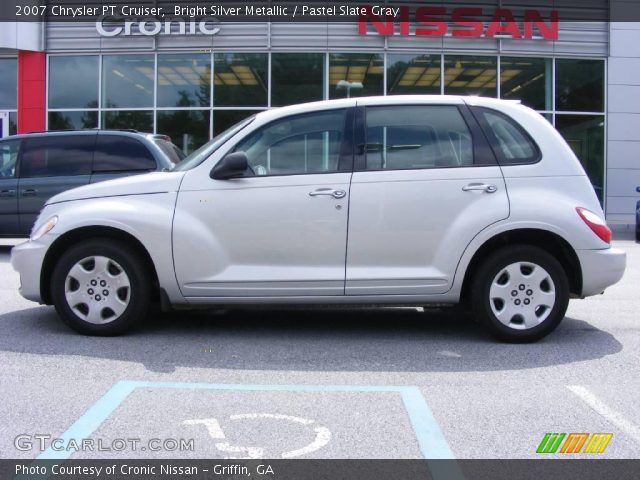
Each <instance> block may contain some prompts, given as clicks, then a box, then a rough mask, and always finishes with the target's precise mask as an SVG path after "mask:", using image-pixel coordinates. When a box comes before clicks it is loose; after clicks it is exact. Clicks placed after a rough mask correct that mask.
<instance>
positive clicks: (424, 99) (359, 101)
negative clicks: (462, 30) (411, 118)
mask: <svg viewBox="0 0 640 480" xmlns="http://www.w3.org/2000/svg"><path fill="white" fill-rule="evenodd" d="M465 103H466V104H469V105H478V106H486V107H505V106H506V105H514V104H519V103H520V102H519V100H500V99H496V98H489V97H478V96H461V95H389V96H375V97H354V98H346V99H345V98H343V99H338V100H322V101H318V102H309V103H302V104H298V105H291V106H287V107H279V108H275V109H271V110H266V111H263V112H260V113H258V114H257V115H256V118H257V119H258V120H260V123H263V122H267V121H271V120H275V119H278V118H281V117H286V116H289V115H297V114H302V113H308V112H317V111H322V110H333V109H339V108H349V107H355V106H375V105H381V106H384V105H416V104H425V105H463V104H465Z"/></svg>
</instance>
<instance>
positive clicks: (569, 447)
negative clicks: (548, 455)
mask: <svg viewBox="0 0 640 480" xmlns="http://www.w3.org/2000/svg"><path fill="white" fill-rule="evenodd" d="M587 438H589V434H588V433H570V434H569V436H568V437H567V439H566V440H565V442H564V444H562V448H561V449H560V453H580V450H582V446H583V445H584V442H586V441H587Z"/></svg>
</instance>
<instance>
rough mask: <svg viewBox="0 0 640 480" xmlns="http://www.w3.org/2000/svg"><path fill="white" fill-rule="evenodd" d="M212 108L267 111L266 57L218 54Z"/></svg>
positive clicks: (215, 59)
mask: <svg viewBox="0 0 640 480" xmlns="http://www.w3.org/2000/svg"><path fill="white" fill-rule="evenodd" d="M213 63H214V67H213V68H214V85H213V105H214V106H216V107H266V106H267V103H268V100H269V99H268V95H269V92H268V82H269V80H268V78H269V77H268V70H269V60H268V56H267V54H263V53H216V54H215V56H214V61H213Z"/></svg>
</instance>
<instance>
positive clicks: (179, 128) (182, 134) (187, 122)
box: [157, 110, 209, 154]
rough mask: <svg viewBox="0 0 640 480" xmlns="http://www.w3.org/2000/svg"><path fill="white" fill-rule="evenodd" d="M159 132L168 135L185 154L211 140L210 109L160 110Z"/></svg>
mask: <svg viewBox="0 0 640 480" xmlns="http://www.w3.org/2000/svg"><path fill="white" fill-rule="evenodd" d="M157 120H158V121H157V133H160V134H162V135H168V136H170V137H171V141H172V142H173V144H174V145H176V146H177V147H178V148H179V149H180V150H182V151H183V152H184V153H185V154H189V153H191V152H193V151H194V150H196V149H198V148H200V147H201V146H202V145H204V144H205V143H207V141H208V140H209V110H177V111H159V112H158V119H157Z"/></svg>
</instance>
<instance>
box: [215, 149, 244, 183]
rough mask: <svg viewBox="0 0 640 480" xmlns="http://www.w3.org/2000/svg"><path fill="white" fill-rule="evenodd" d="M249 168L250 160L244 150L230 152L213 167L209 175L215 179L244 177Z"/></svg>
mask: <svg viewBox="0 0 640 480" xmlns="http://www.w3.org/2000/svg"><path fill="white" fill-rule="evenodd" d="M248 168H249V160H248V159H247V154H246V153H244V152H234V153H230V154H229V155H227V156H226V157H224V158H223V159H222V160H220V161H219V162H218V164H217V165H216V166H215V167H213V168H212V169H211V173H210V174H209V176H210V177H211V178H213V179H215V180H228V179H230V178H238V177H242V176H243V175H244V173H245V172H246V171H247V169H248Z"/></svg>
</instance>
